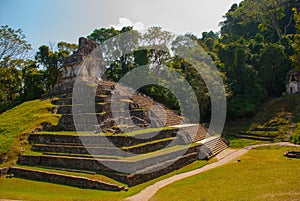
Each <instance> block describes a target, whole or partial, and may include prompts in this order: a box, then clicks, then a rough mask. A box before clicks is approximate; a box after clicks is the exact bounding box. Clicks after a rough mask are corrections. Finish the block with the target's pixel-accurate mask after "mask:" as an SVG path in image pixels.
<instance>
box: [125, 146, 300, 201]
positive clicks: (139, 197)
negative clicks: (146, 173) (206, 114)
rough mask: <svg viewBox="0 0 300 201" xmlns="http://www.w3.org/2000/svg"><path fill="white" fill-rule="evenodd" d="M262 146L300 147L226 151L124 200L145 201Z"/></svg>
mask: <svg viewBox="0 0 300 201" xmlns="http://www.w3.org/2000/svg"><path fill="white" fill-rule="evenodd" d="M262 146H297V147H300V145H295V144H291V143H289V142H280V143H273V144H260V145H252V146H248V147H245V148H243V149H227V150H224V151H223V152H221V153H220V154H218V155H217V156H216V158H217V159H218V161H217V162H215V163H211V164H208V165H206V166H204V167H202V168H199V169H196V170H193V171H190V172H186V173H182V174H178V175H175V176H172V177H170V178H167V179H164V180H161V181H159V182H157V183H155V184H153V185H151V186H148V187H147V188H145V189H144V190H142V191H141V192H140V193H138V194H136V195H134V196H132V197H129V198H127V199H126V200H128V201H147V200H149V199H150V198H151V197H152V196H153V195H154V194H155V193H156V192H157V191H158V190H159V189H161V188H163V187H164V186H167V185H169V184H171V183H173V182H175V181H178V180H181V179H184V178H187V177H190V176H193V175H196V174H199V173H201V172H205V171H207V170H211V169H213V168H216V167H219V166H222V165H224V164H226V163H228V162H231V161H233V160H234V159H236V158H238V157H240V156H242V155H243V154H245V153H247V152H248V151H249V150H251V149H253V148H256V147H262Z"/></svg>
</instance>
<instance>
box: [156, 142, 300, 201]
mask: <svg viewBox="0 0 300 201" xmlns="http://www.w3.org/2000/svg"><path fill="white" fill-rule="evenodd" d="M287 150H289V151H290V150H298V151H300V148H292V147H262V148H257V149H254V150H251V151H250V152H248V153H247V154H246V155H244V156H242V157H240V160H241V162H239V163H238V162H236V161H235V162H231V163H230V164H227V165H224V166H222V167H219V168H215V169H213V170H210V171H207V172H204V173H201V174H198V175H196V176H192V177H189V178H187V179H184V180H180V181H177V182H175V183H172V184H170V185H168V186H166V187H164V188H162V189H161V190H159V191H158V193H157V194H156V195H155V196H154V197H153V198H152V201H159V200H170V201H173V200H174V201H175V200H176V201H177V200H187V201H188V200H191V201H194V200H209V201H214V200H216V201H223V200H224V201H227V200H233V201H235V200H247V201H248V200H249V201H250V200H268V201H282V200H299V197H300V180H299V171H300V160H299V159H288V158H286V157H284V156H283V153H284V152H285V151H287ZM186 192H188V196H187V195H186Z"/></svg>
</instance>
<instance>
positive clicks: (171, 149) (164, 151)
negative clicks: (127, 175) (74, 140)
mask: <svg viewBox="0 0 300 201" xmlns="http://www.w3.org/2000/svg"><path fill="white" fill-rule="evenodd" d="M193 146H199V144H192V145H176V146H172V147H167V148H164V149H161V150H158V151H154V152H150V153H146V154H137V155H134V156H130V157H120V156H107V155H88V154H65V153H51V154H48V153H42V152H33V151H26V152H25V153H24V154H28V155H32V156H42V155H52V156H60V157H68V158H69V157H81V158H86V159H90V160H94V157H95V158H100V159H105V160H106V159H107V160H122V161H131V162H134V161H138V160H142V159H146V158H151V157H156V156H159V155H164V154H168V153H171V152H175V151H180V150H186V149H188V148H190V147H193Z"/></svg>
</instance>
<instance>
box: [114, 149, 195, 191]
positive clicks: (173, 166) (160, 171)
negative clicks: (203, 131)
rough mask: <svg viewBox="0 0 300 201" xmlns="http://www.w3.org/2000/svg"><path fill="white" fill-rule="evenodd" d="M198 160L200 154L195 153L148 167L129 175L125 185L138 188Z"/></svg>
mask: <svg viewBox="0 0 300 201" xmlns="http://www.w3.org/2000/svg"><path fill="white" fill-rule="evenodd" d="M197 159H198V154H197V153H195V152H193V153H189V154H186V155H183V156H180V157H177V158H175V159H171V160H167V161H165V162H164V163H160V164H155V165H153V166H150V167H147V168H145V169H144V170H142V171H140V172H137V173H136V174H133V175H128V176H127V178H128V179H127V180H126V181H125V183H126V184H127V185H128V186H129V187H132V186H136V185H138V184H141V183H144V182H147V181H150V180H152V179H155V178H157V177H160V176H162V175H165V174H168V173H170V172H172V171H175V170H178V169H180V168H182V167H184V166H186V165H189V164H191V163H193V162H195V161H197ZM114 176H115V175H112V176H111V177H112V178H114V179H116V180H119V178H118V177H114ZM119 181H120V182H124V180H119Z"/></svg>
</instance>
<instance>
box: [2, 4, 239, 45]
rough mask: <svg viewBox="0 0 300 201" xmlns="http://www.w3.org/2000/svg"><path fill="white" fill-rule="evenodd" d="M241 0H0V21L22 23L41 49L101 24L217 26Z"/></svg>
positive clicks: (197, 29)
mask: <svg viewBox="0 0 300 201" xmlns="http://www.w3.org/2000/svg"><path fill="white" fill-rule="evenodd" d="M239 2H241V0H209V1H208V0H185V1H184V0H0V25H9V26H10V27H12V28H14V29H18V28H21V29H22V30H23V32H24V33H25V35H26V37H27V40H28V41H29V42H30V43H31V44H32V45H33V48H34V49H37V48H38V47H39V46H40V45H43V44H46V45H49V42H59V41H66V42H72V43H77V40H78V38H79V37H80V36H87V35H89V34H90V33H91V32H92V31H93V30H94V29H95V28H99V27H110V26H115V27H122V26H123V25H134V26H136V27H137V28H138V29H139V28H143V27H149V26H162V27H163V28H164V29H167V30H171V31H173V32H178V33H187V32H192V33H194V34H196V35H198V36H201V33H202V32H203V31H210V30H214V31H218V30H219V27H218V23H219V22H221V21H222V16H223V15H224V14H225V13H226V12H227V11H228V9H229V8H230V7H231V5H232V4H233V3H239Z"/></svg>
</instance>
